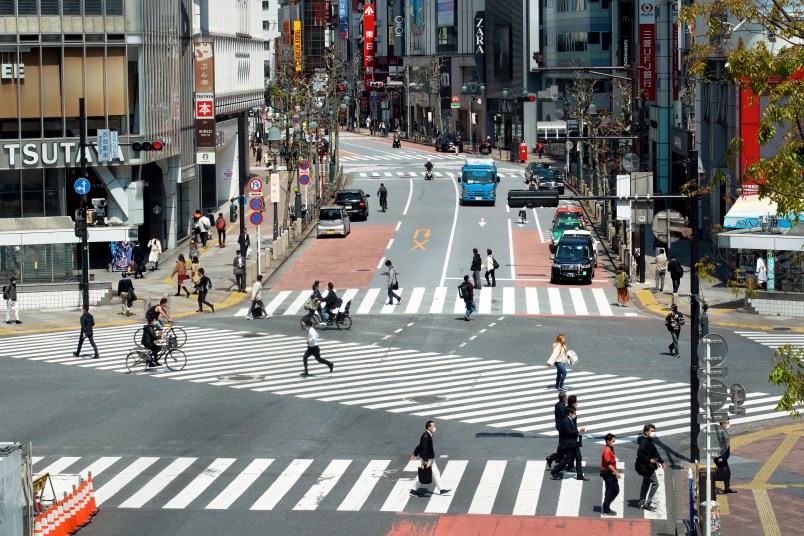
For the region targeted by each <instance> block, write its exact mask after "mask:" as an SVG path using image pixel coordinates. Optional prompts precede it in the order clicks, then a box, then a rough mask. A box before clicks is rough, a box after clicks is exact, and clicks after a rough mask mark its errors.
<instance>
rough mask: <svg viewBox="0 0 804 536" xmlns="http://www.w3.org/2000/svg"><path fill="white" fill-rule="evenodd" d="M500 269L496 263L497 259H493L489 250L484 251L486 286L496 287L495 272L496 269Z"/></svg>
mask: <svg viewBox="0 0 804 536" xmlns="http://www.w3.org/2000/svg"><path fill="white" fill-rule="evenodd" d="M499 267H500V263H498V262H497V259H495V258H494V255H492V254H491V250H490V249H487V250H486V286H492V287H496V286H497V276H496V275H495V272H496V271H497V268H499ZM489 276H491V281H489Z"/></svg>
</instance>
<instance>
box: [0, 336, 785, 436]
mask: <svg viewBox="0 0 804 536" xmlns="http://www.w3.org/2000/svg"><path fill="white" fill-rule="evenodd" d="M268 322H269V324H268V325H270V321H268ZM138 327H139V326H136V325H133V326H124V327H105V328H99V329H96V330H95V341H96V343H97V344H98V348H99V350H100V354H101V358H100V359H81V358H75V357H73V356H72V351H73V348H74V346H73V345H74V344H76V334H75V333H74V332H72V331H70V332H61V333H53V334H48V336H47V337H42V336H41V335H21V336H17V337H7V338H5V339H4V341H3V346H2V349H0V355H2V356H7V357H10V358H18V359H28V360H31V361H40V362H45V363H53V364H60V365H63V366H72V367H79V368H88V369H97V370H101V371H111V372H118V373H127V369H126V367H125V356H126V354H127V351H128V350H127V349H129V348H131V347H132V346H133V342H134V340H133V339H134V337H133V336H134V332H135V330H136V329H137V328H138ZM183 327H184V329H185V331H186V332H187V343H186V344H185V345H184V347H182V350H183V351H184V352H185V353H186V354H187V356H188V363H187V367H186V368H185V369H184V370H182V371H180V372H169V371H167V370H166V369H164V368H159V369H149V370H148V371H147V372H145V373H143V374H142V375H143V376H149V377H150V378H154V379H159V380H163V381H188V382H193V383H205V384H208V385H213V386H217V387H229V388H232V389H247V390H249V391H253V392H266V393H271V394H275V395H285V396H294V397H297V398H302V399H308V400H316V401H319V402H329V403H338V404H343V405H346V406H357V407H361V408H364V409H369V410H377V411H385V412H388V413H389V414H397V413H401V414H408V415H415V416H421V417H423V418H436V419H442V420H450V421H457V422H462V423H466V424H470V425H477V426H478V427H481V426H486V427H491V428H495V429H504V430H511V431H516V432H523V433H530V434H536V435H544V436H555V435H556V431H555V427H554V416H553V405H554V403H555V398H556V391H555V389H554V388H553V385H554V382H555V371H554V370H552V369H550V368H547V367H545V366H544V364H543V362H542V360H540V359H539V360H536V361H537V362H534V361H533V360H531V361H530V362H529V363H521V362H515V361H502V360H497V359H486V358H479V357H467V356H461V355H457V354H439V353H436V352H425V351H418V350H413V349H402V348H396V347H390V346H389V347H386V346H381V345H376V344H358V343H352V342H345V341H343V340H335V339H329V338H327V337H326V332H324V333H323V335H324V338H323V339H322V340H321V342H320V347H321V353H322V355H324V356H325V357H326V358H327V359H330V360H331V361H333V362H334V363H335V371H334V373H332V374H330V373H329V372H320V370H321V369H320V368H318V369H317V368H316V366H315V365H313V366H312V368H311V370H312V372H313V374H314V375H313V376H310V377H306V378H305V377H300V376H299V372H300V371H301V366H302V365H301V354H302V351H303V349H304V347H305V344H306V343H305V340H304V338H303V337H302V336H300V335H299V336H290V335H284V334H279V333H264V332H257V333H255V332H253V331H235V330H227V329H214V328H202V327H194V326H183ZM338 336H340V337H348V336H349V333H346V334H344V332H339V335H338ZM210 349H221V350H222V351H220V352H215V351H210ZM424 360H426V362H427V364H428V366H427V369H428V372H429V375H428V376H427V377H422V376H421V374H420V371H421V363H422V361H424ZM595 360H599V362H598V363H595ZM583 362H584V364H585V367H582V368H581V367H573V368H572V369H571V370H570V373H569V376H568V378H567V381H566V383H565V388H566V389H568V390H569V391H570V392H572V393H573V394H577V395H578V398H579V400H581V401H582V402H583V405H582V412H581V414H580V416H579V423H580V424H582V425H583V426H585V427H586V428H587V437H589V438H600V437H602V436H603V435H605V434H606V433H608V432H611V433H614V434H616V435H617V436H618V437H620V438H621V439H622V440H624V439H625V438H627V437H635V436H638V435H640V434H641V433H642V425H643V424H644V423H645V422H653V423H655V424H656V425H657V426H659V427H661V430H662V436H665V437H667V436H671V435H676V434H684V433H687V432H688V431H689V428H688V427H689V414H690V401H689V385H688V384H686V383H673V382H666V381H662V380H657V379H649V378H641V377H638V376H618V375H615V374H603V373H596V372H591V371H589V370H586V367H589V368H590V369H592V368H594V367H595V365H596V364H597V365H598V367H599V368H600V369H605V356H588V357H587V356H583ZM777 398H778V397H776V396H770V395H768V394H765V393H760V392H751V393H748V394H747V396H746V402H745V405H744V407H745V408H746V414H745V415H743V416H740V417H735V418H734V419H732V422H733V423H734V424H739V423H741V422H751V421H758V420H764V419H769V418H773V417H777V416H778V415H776V413H775V408H776V403H777V402H778V400H777Z"/></svg>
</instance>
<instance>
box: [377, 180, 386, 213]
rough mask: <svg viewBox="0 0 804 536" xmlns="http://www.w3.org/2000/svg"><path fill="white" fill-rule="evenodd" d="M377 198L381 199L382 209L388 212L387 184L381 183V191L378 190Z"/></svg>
mask: <svg viewBox="0 0 804 536" xmlns="http://www.w3.org/2000/svg"><path fill="white" fill-rule="evenodd" d="M377 197H379V198H380V208H381V209H382V211H383V212H385V211H386V210H388V188H386V187H385V184H383V183H380V189H379V190H377Z"/></svg>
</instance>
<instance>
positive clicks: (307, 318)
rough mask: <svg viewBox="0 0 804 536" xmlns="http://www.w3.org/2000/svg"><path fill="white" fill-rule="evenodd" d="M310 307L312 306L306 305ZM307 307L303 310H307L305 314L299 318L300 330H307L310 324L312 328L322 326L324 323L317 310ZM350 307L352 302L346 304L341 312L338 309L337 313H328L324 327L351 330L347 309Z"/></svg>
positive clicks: (350, 319) (350, 318)
mask: <svg viewBox="0 0 804 536" xmlns="http://www.w3.org/2000/svg"><path fill="white" fill-rule="evenodd" d="M308 305H312V304H308ZM308 305H305V306H304V308H305V309H307V314H306V315H304V316H303V317H301V319H300V320H299V325H300V326H301V328H302V329H307V325H308V324H310V323H312V324H313V326H318V325H321V324H324V321H323V320H321V315H319V314H318V310H317V309H316V308H313V309H310V308H308ZM351 305H352V300H349V301H348V302H346V307H344V308H343V310H342V311H341V310H340V307H339V308H338V311H337V312H333V313H330V315H329V320H327V322H326V324H324V325H325V326H326V327H328V328H329V327H332V326H335V327H336V328H338V329H339V330H348V329H351V328H352V317H351V316H350V315H349V307H350V306H351Z"/></svg>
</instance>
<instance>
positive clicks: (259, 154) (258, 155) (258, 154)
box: [254, 145, 262, 166]
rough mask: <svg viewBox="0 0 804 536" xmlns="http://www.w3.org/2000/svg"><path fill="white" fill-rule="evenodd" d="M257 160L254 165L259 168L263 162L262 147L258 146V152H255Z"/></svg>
mask: <svg viewBox="0 0 804 536" xmlns="http://www.w3.org/2000/svg"><path fill="white" fill-rule="evenodd" d="M255 159H256V161H255V162H254V165H256V166H259V165H260V162H262V145H258V146H257V151H256V152H255Z"/></svg>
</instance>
